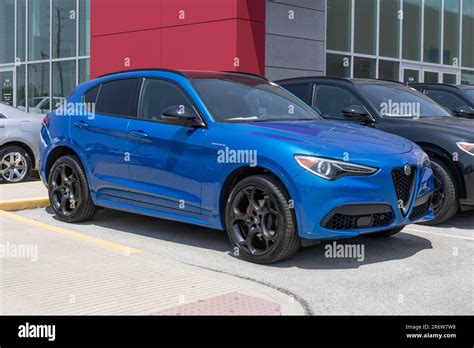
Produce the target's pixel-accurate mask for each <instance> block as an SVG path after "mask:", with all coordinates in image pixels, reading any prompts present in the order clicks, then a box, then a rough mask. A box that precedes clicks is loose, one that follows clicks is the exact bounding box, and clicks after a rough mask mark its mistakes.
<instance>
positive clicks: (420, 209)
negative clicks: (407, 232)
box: [410, 199, 431, 221]
mask: <svg viewBox="0 0 474 348" xmlns="http://www.w3.org/2000/svg"><path fill="white" fill-rule="evenodd" d="M430 206H431V199H429V200H427V201H426V202H425V203H422V204H420V205H417V206H415V207H414V208H413V211H412V212H411V214H410V220H412V221H414V220H418V219H419V218H421V217H423V216H425V215H426V213H427V212H428V210H430Z"/></svg>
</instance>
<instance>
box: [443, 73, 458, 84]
mask: <svg viewBox="0 0 474 348" xmlns="http://www.w3.org/2000/svg"><path fill="white" fill-rule="evenodd" d="M457 81H458V77H457V75H456V74H443V83H449V84H451V85H455V84H456V83H457Z"/></svg>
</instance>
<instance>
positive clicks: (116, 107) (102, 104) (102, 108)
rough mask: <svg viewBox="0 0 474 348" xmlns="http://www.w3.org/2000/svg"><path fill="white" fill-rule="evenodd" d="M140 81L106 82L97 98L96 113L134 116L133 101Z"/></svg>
mask: <svg viewBox="0 0 474 348" xmlns="http://www.w3.org/2000/svg"><path fill="white" fill-rule="evenodd" d="M137 86H138V79H122V80H114V81H110V82H105V83H103V84H102V87H101V88H100V93H99V96H98V98H97V104H96V112H97V113H99V114H106V115H117V116H132V115H133V114H134V112H133V110H132V104H133V99H134V96H135V93H136V90H137Z"/></svg>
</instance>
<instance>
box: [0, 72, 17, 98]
mask: <svg viewBox="0 0 474 348" xmlns="http://www.w3.org/2000/svg"><path fill="white" fill-rule="evenodd" d="M15 92H16V90H15V70H14V69H2V68H0V102H3V103H6V104H8V105H10V106H14V105H15Z"/></svg>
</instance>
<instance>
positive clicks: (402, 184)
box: [392, 167, 416, 207]
mask: <svg viewBox="0 0 474 348" xmlns="http://www.w3.org/2000/svg"><path fill="white" fill-rule="evenodd" d="M410 168H411V173H410V174H409V175H406V173H405V169H404V168H396V169H394V170H393V171H392V177H393V183H394V184H395V190H396V191H397V198H398V200H399V201H402V202H403V206H404V207H406V206H407V205H408V204H409V203H410V200H411V198H412V195H413V186H414V185H415V176H416V167H410Z"/></svg>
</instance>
